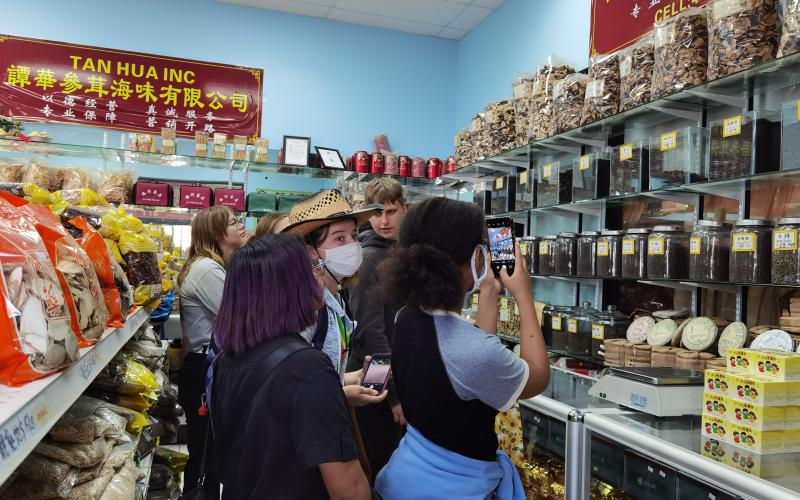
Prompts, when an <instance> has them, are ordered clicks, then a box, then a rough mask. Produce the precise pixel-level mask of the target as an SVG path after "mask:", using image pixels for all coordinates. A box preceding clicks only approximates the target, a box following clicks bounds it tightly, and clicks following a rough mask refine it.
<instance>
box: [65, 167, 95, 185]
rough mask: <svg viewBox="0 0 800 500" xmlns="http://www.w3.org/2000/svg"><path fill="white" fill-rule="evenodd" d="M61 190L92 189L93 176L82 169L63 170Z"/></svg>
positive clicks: (70, 168) (69, 168)
mask: <svg viewBox="0 0 800 500" xmlns="http://www.w3.org/2000/svg"><path fill="white" fill-rule="evenodd" d="M59 189H62V190H72V189H92V176H91V174H90V173H89V172H87V171H86V170H84V169H82V168H75V167H68V168H62V169H61V186H60V187H59Z"/></svg>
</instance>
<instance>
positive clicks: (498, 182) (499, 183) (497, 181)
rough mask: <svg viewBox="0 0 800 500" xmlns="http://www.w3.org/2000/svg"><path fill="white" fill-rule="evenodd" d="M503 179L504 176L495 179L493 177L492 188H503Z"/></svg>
mask: <svg viewBox="0 0 800 500" xmlns="http://www.w3.org/2000/svg"><path fill="white" fill-rule="evenodd" d="M503 179H504V177H498V178H497V179H495V181H494V188H495V189H497V190H500V189H503V185H504V181H503Z"/></svg>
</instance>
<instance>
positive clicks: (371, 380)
mask: <svg viewBox="0 0 800 500" xmlns="http://www.w3.org/2000/svg"><path fill="white" fill-rule="evenodd" d="M391 377H392V356H391V355H390V354H374V355H373V356H372V359H371V360H370V362H369V364H368V365H367V366H366V367H365V368H364V378H363V379H362V380H361V385H362V386H363V387H367V388H369V389H374V390H376V391H378V394H380V393H382V392H383V391H384V389H386V385H387V384H388V383H389V379H390V378H391Z"/></svg>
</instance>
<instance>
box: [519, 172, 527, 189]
mask: <svg viewBox="0 0 800 500" xmlns="http://www.w3.org/2000/svg"><path fill="white" fill-rule="evenodd" d="M519 183H520V184H522V185H525V184H527V183H528V171H527V170H524V171H522V172H520V174H519Z"/></svg>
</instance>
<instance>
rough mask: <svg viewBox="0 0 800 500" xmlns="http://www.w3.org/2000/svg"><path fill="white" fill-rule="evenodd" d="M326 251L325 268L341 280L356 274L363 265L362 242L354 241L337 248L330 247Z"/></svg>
mask: <svg viewBox="0 0 800 500" xmlns="http://www.w3.org/2000/svg"><path fill="white" fill-rule="evenodd" d="M324 252H325V259H324V262H325V268H327V269H328V272H330V273H331V274H332V275H333V277H334V278H336V279H337V280H338V281H341V280H343V279H345V278H349V277H350V276H352V275H354V274H356V272H357V271H358V268H359V267H361V261H362V250H361V243H359V242H357V241H356V242H353V243H348V244H347V245H342V246H340V247H336V248H328V249H326V250H324Z"/></svg>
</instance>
